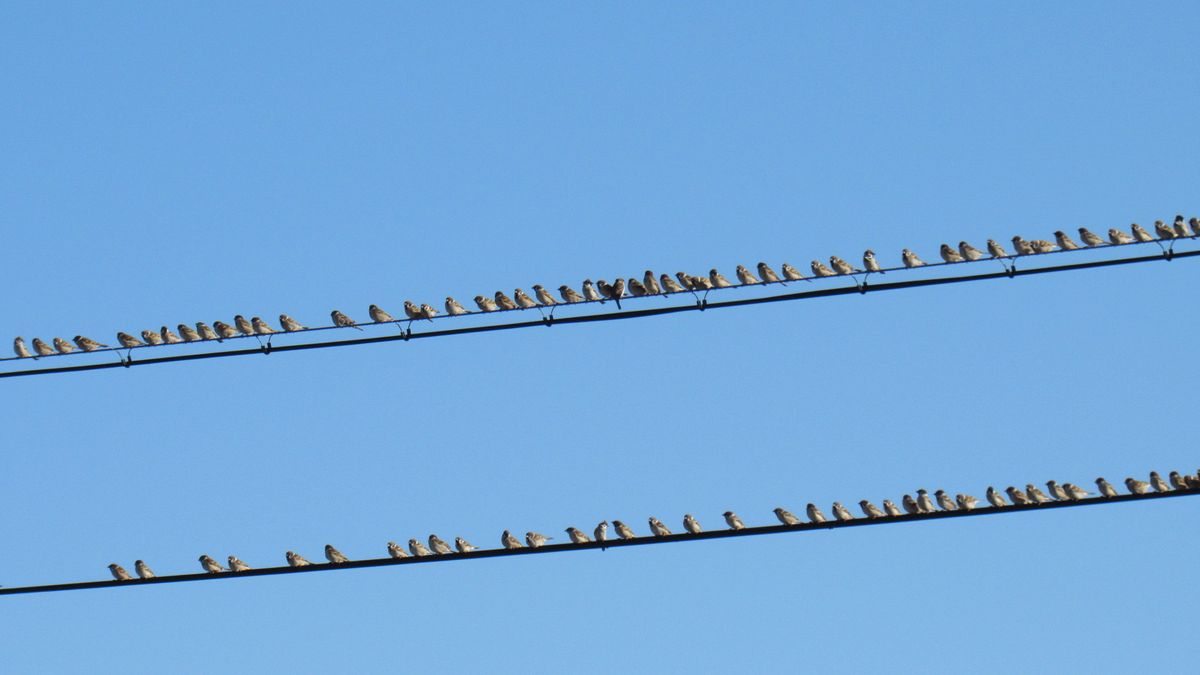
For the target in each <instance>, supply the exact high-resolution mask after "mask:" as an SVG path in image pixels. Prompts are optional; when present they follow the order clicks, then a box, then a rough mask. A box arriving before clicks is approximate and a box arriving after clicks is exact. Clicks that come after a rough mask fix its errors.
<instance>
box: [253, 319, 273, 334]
mask: <svg viewBox="0 0 1200 675" xmlns="http://www.w3.org/2000/svg"><path fill="white" fill-rule="evenodd" d="M250 325H251V326H253V327H254V334H255V335H271V334H272V333H274V332H275V329H274V328H271V326H270V324H268V323H267V322H266V321H263V319H262V317H261V316H252V317H250Z"/></svg>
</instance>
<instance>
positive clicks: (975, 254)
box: [958, 241, 983, 260]
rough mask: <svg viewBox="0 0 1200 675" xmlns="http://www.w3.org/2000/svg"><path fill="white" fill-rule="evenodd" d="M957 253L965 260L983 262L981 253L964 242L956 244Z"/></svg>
mask: <svg viewBox="0 0 1200 675" xmlns="http://www.w3.org/2000/svg"><path fill="white" fill-rule="evenodd" d="M958 253H959V255H961V256H962V257H963V259H965V260H983V251H980V250H979V249H977V248H975V247H974V246H972V245H970V244H968V243H967V242H965V241H960V242H958Z"/></svg>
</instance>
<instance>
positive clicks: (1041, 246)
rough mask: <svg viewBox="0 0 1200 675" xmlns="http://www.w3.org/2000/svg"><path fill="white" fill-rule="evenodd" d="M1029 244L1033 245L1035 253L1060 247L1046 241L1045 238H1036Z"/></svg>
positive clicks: (1047, 251) (1046, 251)
mask: <svg viewBox="0 0 1200 675" xmlns="http://www.w3.org/2000/svg"><path fill="white" fill-rule="evenodd" d="M1029 245H1030V246H1031V247H1033V252H1034V253H1049V252H1051V251H1053V250H1056V249H1057V248H1058V246H1056V245H1054V244H1052V243H1050V242H1048V241H1046V240H1045V239H1034V240H1033V241H1031V242H1029Z"/></svg>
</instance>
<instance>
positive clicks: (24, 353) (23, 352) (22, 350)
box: [13, 333, 124, 359]
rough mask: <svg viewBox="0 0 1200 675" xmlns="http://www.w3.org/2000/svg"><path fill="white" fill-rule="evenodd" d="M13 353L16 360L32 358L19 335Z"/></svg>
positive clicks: (14, 341) (15, 340)
mask: <svg viewBox="0 0 1200 675" xmlns="http://www.w3.org/2000/svg"><path fill="white" fill-rule="evenodd" d="M117 335H124V333H117ZM13 351H14V352H16V354H17V357H18V358H22V359H28V358H31V357H32V356H33V354H30V353H29V348H28V347H26V346H25V340H24V338H22V337H21V336H19V335H18V336H17V338H16V339H14V340H13Z"/></svg>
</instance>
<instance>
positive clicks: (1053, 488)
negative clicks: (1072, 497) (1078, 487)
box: [1046, 480, 1067, 502]
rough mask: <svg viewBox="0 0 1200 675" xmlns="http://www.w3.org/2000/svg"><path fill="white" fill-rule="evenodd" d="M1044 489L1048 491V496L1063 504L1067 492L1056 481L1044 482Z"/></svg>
mask: <svg viewBox="0 0 1200 675" xmlns="http://www.w3.org/2000/svg"><path fill="white" fill-rule="evenodd" d="M1046 489H1047V490H1049V491H1050V496H1051V497H1054V498H1055V499H1057V500H1058V501H1060V502H1065V501H1066V500H1067V491H1066V490H1064V489H1063V487H1062V486H1061V485H1059V484H1058V481H1054V480H1048V481H1046Z"/></svg>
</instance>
